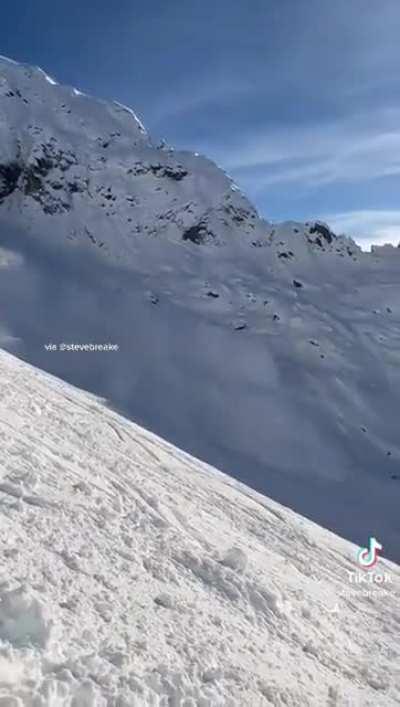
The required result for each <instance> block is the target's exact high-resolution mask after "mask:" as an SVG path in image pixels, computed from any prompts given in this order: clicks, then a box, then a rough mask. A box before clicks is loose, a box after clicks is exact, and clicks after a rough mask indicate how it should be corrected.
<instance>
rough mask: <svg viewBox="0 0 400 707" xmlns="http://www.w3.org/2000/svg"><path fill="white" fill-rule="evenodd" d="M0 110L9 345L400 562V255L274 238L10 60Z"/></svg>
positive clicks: (217, 184)
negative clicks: (373, 540) (93, 347)
mask: <svg viewBox="0 0 400 707" xmlns="http://www.w3.org/2000/svg"><path fill="white" fill-rule="evenodd" d="M0 109H1V122H0V245H1V251H0V269H1V278H0V293H1V296H2V299H1V301H2V302H3V307H2V310H1V318H0V345H1V346H2V347H3V348H6V349H8V350H9V351H12V352H14V353H16V354H17V355H18V356H19V357H21V358H23V359H25V360H27V361H29V362H30V363H32V364H33V365H35V366H38V367H41V368H43V369H45V370H47V371H49V372H51V373H54V374H56V375H58V376H60V377H62V378H64V379H65V380H67V381H68V382H70V383H73V384H75V385H78V386H80V387H82V388H85V389H87V390H88V391H91V392H93V393H96V394H98V395H100V396H102V397H104V398H105V399H106V400H107V401H108V403H109V405H110V406H112V407H114V408H116V409H118V410H119V411H122V412H123V413H124V414H125V415H127V416H129V417H131V418H132V419H134V420H135V421H137V422H139V423H140V424H142V425H144V426H146V427H148V428H150V429H151V430H153V431H155V432H156V433H158V434H160V435H162V436H163V437H166V438H167V439H169V440H170V441H171V442H173V443H175V444H177V445H179V446H180V447H183V448H184V449H185V450H187V451H189V452H190V453H192V454H194V455H196V456H198V457H200V458H202V459H203V460H205V461H207V462H209V463H211V464H213V465H216V466H218V467H219V468H222V469H223V470H226V471H228V472H229V473H232V474H234V475H235V476H236V477H237V478H238V479H240V480H242V481H244V482H246V483H247V484H249V485H251V486H253V487H254V488H256V489H257V490H259V491H261V492H263V493H265V494H267V495H269V496H271V497H273V498H274V499H276V500H277V501H279V502H281V503H284V504H286V505H288V506H290V507H292V508H294V509H295V510H296V511H298V512H300V513H302V514H304V515H307V516H308V517H310V518H311V519H312V520H315V521H317V522H319V523H320V524H322V525H324V526H326V527H328V528H331V529H333V530H335V531H336V532H337V533H339V534H342V535H344V536H346V537H347V538H349V539H351V540H353V541H355V542H357V543H359V544H362V545H364V544H366V541H367V538H368V537H369V536H371V535H374V536H375V537H377V538H378V539H379V540H380V542H381V543H382V544H383V545H384V553H385V554H386V555H387V556H389V557H391V558H393V559H397V560H398V559H399V547H400V544H399V539H400V525H399V519H398V507H399V500H400V442H399V439H400V438H399V434H398V411H399V407H400V385H399V383H400V365H399V364H400V353H399V351H400V350H399V342H400V290H399V286H398V282H399V275H400V250H399V249H396V248H391V249H385V248H384V249H374V251H373V252H372V253H363V252H362V251H361V249H360V248H359V247H358V246H357V244H356V243H355V242H354V241H353V240H351V239H350V238H347V237H346V236H343V235H336V234H334V233H333V232H332V230H331V229H330V228H329V227H328V226H327V225H326V224H323V223H320V222H310V223H307V224H301V223H297V222H288V223H283V224H271V223H268V222H267V221H265V220H263V219H262V218H260V217H259V215H258V213H257V211H256V209H255V208H254V207H253V206H252V204H251V203H250V202H249V201H248V199H247V198H246V197H245V196H244V195H243V194H242V193H241V191H240V190H239V189H238V187H237V186H236V185H235V184H234V183H233V182H232V180H231V179H230V178H229V177H228V176H227V175H226V174H225V173H224V172H223V171H222V170H221V169H219V168H218V167H217V166H216V165H215V164H213V163H212V162H211V161H210V160H208V159H206V158H205V157H202V156H200V155H197V154H192V153H190V152H184V151H176V150H173V149H172V148H171V147H169V146H167V145H165V144H159V145H157V144H154V143H153V141H152V139H151V137H150V136H149V135H148V134H147V132H146V130H145V128H144V127H143V125H142V124H141V122H140V121H139V120H138V118H137V117H136V115H135V114H134V113H133V112H132V111H131V110H130V109H128V108H126V107H124V106H121V105H120V104H118V103H111V102H105V101H100V100H96V99H94V98H91V97H88V96H86V95H83V94H82V93H80V92H79V91H77V90H75V89H72V88H68V87H65V86H60V85H58V84H57V83H56V82H55V81H54V80H53V79H51V78H50V77H48V76H47V75H46V74H45V73H44V72H43V71H41V70H40V69H37V68H32V67H27V66H25V65H21V64H17V63H14V62H11V61H9V60H6V59H0ZM98 343H101V344H103V343H111V344H113V345H114V349H112V350H107V351H96V352H90V351H84V350H82V351H80V350H68V349H67V350H60V345H61V344H67V345H68V344H78V345H86V344H98Z"/></svg>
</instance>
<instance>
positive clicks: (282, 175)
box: [0, 0, 400, 243]
mask: <svg viewBox="0 0 400 707" xmlns="http://www.w3.org/2000/svg"><path fill="white" fill-rule="evenodd" d="M399 38H400V2H399V0H380V1H379V3H378V2H372V0H371V1H369V0H334V1H332V0H231V1H230V2H228V1H227V0H213V1H210V0H201V1H200V0H168V2H165V1H164V2H160V1H159V0H148V1H147V3H145V2H143V0H142V2H137V1H136V0H118V2H115V3H114V2H110V1H109V0H108V1H107V2H106V1H105V0H84V1H83V2H78V0H69V1H68V2H66V1H65V0H57V2H54V0H52V1H50V0H36V2H32V0H13V2H11V1H10V0H3V3H2V19H1V26H0V40H1V43H0V53H1V54H4V55H6V56H9V57H11V58H13V59H16V60H19V61H25V62H28V63H33V64H38V65H40V66H42V68H44V69H45V70H46V71H47V72H48V73H49V74H50V75H53V76H54V77H55V78H57V79H58V80H59V81H61V82H64V83H68V84H72V85H74V86H77V87H78V88H80V89H81V90H83V91H85V92H88V93H94V94H96V95H99V96H102V97H106V98H113V99H116V100H118V101H120V102H122V103H126V104H128V105H130V106H132V107H133V108H134V109H135V111H136V113H137V114H138V115H139V116H140V117H141V119H142V120H143V122H144V123H145V125H146V127H147V128H148V130H149V131H150V132H151V133H152V134H153V136H154V137H155V138H161V137H164V138H165V139H166V140H167V142H169V143H171V144H173V145H175V146H177V147H182V148H189V149H193V150H197V151H199V152H204V153H206V154H208V155H209V156H210V157H213V158H214V159H215V160H216V161H217V162H218V163H219V164H220V165H221V166H222V167H224V168H225V169H226V170H227V171H228V173H229V174H230V175H231V176H233V177H234V179H235V181H236V182H237V183H238V184H239V185H240V186H241V187H242V188H243V190H244V191H245V192H246V193H247V194H248V195H249V196H250V197H251V198H252V200H253V201H254V202H255V203H256V205H257V207H258V209H259V211H260V212H261V213H262V214H263V215H264V216H265V217H267V218H271V219H273V220H281V219H287V218H294V219H299V220H305V219H308V218H314V217H319V218H325V219H327V220H329V221H330V222H331V223H332V224H333V225H334V226H336V227H337V228H338V229H339V230H346V231H347V232H349V233H351V234H352V235H355V236H357V237H358V239H359V240H360V239H364V242H365V243H368V242H370V241H371V240H373V241H375V242H376V241H378V240H379V239H381V240H383V241H387V240H390V241H392V242H395V243H397V242H398V241H400V193H399V192H400V190H399V177H400V71H399V69H400V41H399Z"/></svg>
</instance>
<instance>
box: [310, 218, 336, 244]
mask: <svg viewBox="0 0 400 707" xmlns="http://www.w3.org/2000/svg"><path fill="white" fill-rule="evenodd" d="M309 232H310V233H312V234H314V233H319V235H320V236H322V238H324V239H325V240H326V241H327V242H328V243H332V241H333V239H334V238H336V237H337V236H336V234H335V233H333V231H331V229H330V228H329V227H328V226H326V225H325V224H324V223H321V222H320V221H316V222H315V223H314V224H313V225H312V226H310V229H309Z"/></svg>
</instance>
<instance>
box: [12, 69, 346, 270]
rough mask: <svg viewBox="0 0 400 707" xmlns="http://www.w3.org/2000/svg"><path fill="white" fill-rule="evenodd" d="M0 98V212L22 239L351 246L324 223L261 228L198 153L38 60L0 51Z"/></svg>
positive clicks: (117, 255) (119, 254) (341, 249)
mask: <svg viewBox="0 0 400 707" xmlns="http://www.w3.org/2000/svg"><path fill="white" fill-rule="evenodd" d="M0 107H1V112H2V122H1V124H0V211H2V212H6V213H10V212H11V213H12V220H13V223H15V222H16V221H17V222H18V223H20V224H21V225H22V226H23V227H24V228H25V229H26V228H28V227H29V228H30V230H31V231H32V236H33V237H34V236H35V234H37V233H38V232H40V237H41V238H42V239H43V238H45V237H46V234H49V237H50V238H51V239H53V234H54V232H55V231H56V233H57V238H58V239H59V240H64V241H65V240H69V241H71V242H73V243H74V244H75V245H81V246H82V245H83V246H87V247H89V248H92V249H93V248H94V249H95V250H97V251H100V250H101V256H105V257H106V258H108V259H109V260H113V261H120V262H121V261H123V262H124V263H125V264H126V263H129V262H130V261H131V260H132V258H133V257H135V255H134V254H135V253H136V241H137V239H138V237H139V238H141V239H142V240H143V238H148V237H149V238H153V237H159V238H162V239H164V240H169V241H173V242H175V243H181V242H191V243H194V244H196V245H204V244H212V245H229V246H233V247H235V243H236V242H239V243H240V244H245V245H247V246H248V247H249V248H252V247H257V246H259V245H261V246H265V245H271V244H273V245H274V246H276V248H275V250H276V249H278V251H279V253H280V254H281V253H284V252H285V251H286V253H288V254H289V257H291V258H298V259H299V260H300V261H302V260H304V259H305V258H306V259H307V258H308V257H309V256H310V255H311V257H312V254H313V253H314V254H317V255H326V254H333V255H334V256H338V255H340V256H342V257H346V258H347V257H348V256H349V255H350V257H353V256H354V254H355V253H359V248H358V247H357V246H356V245H355V244H354V243H352V242H350V241H349V240H348V239H346V238H344V237H341V238H340V239H336V240H335V242H334V243H333V242H332V239H331V238H330V237H327V234H329V233H331V232H330V229H329V228H328V227H324V226H323V224H319V226H318V225H317V227H316V228H315V229H314V230H313V226H312V224H311V226H310V227H309V225H304V224H283V225H281V226H279V227H273V226H271V224H268V223H266V222H265V221H264V220H262V219H260V218H259V216H258V214H257V212H256V210H255V208H254V207H253V206H252V204H250V202H249V201H248V199H247V198H246V197H245V196H244V195H243V194H242V192H241V191H240V190H239V189H238V188H237V187H236V185H235V184H234V183H233V181H232V180H231V179H230V178H229V177H228V175H227V174H226V173H225V172H224V171H223V170H222V169H220V168H219V167H217V166H216V165H215V164H214V163H213V162H211V161H210V160H208V159H207V158H206V157H202V156H200V155H198V154H197V153H196V154H193V153H190V152H186V151H175V150H173V149H172V148H169V147H168V146H166V145H155V144H153V142H152V141H151V138H150V136H149V135H148V134H147V132H146V130H145V128H144V127H143V125H142V123H141V121H140V120H139V119H138V118H137V116H136V115H135V113H134V112H133V111H132V110H131V109H130V108H127V107H125V106H121V105H120V104H119V103H116V102H109V101H104V100H98V99H95V98H93V97H89V96H87V95H85V94H83V93H81V92H80V91H78V90H77V89H74V88H69V87H66V86H62V85H59V84H58V83H57V82H56V81H55V79H53V78H52V77H50V76H48V75H47V74H46V73H45V72H44V71H42V69H39V68H34V67H30V66H26V65H23V64H18V63H16V62H13V61H10V60H7V59H4V58H0ZM143 247H144V248H145V249H146V245H145V244H144V245H143ZM290 253H291V254H290ZM99 254H100V253H99ZM272 257H273V256H272ZM280 257H285V256H284V255H280Z"/></svg>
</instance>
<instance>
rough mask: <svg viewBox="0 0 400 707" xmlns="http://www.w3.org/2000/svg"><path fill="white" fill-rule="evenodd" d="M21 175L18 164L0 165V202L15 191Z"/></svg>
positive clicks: (20, 168)
mask: <svg viewBox="0 0 400 707" xmlns="http://www.w3.org/2000/svg"><path fill="white" fill-rule="evenodd" d="M21 174H22V167H21V165H20V164H19V163H18V162H9V163H8V164H2V165H0V201H1V200H2V199H5V198H6V197H7V196H10V194H12V193H13V192H14V191H15V189H16V188H17V185H18V180H19V178H20V176H21Z"/></svg>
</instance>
